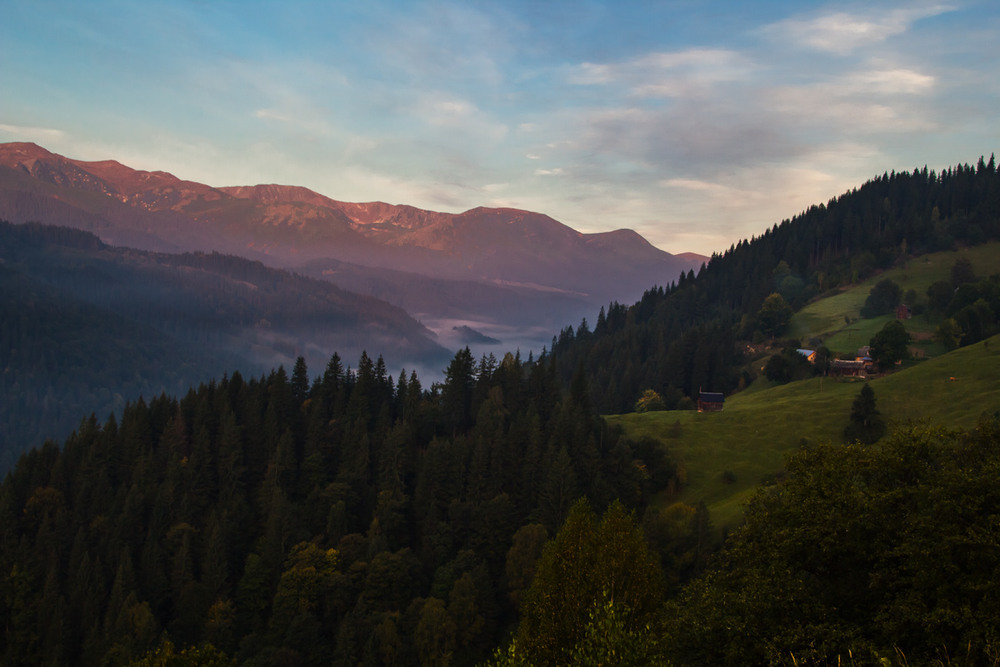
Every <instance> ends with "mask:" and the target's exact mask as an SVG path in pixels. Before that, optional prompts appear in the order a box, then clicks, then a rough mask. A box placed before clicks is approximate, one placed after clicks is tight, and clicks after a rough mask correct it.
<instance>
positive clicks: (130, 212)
mask: <svg viewBox="0 0 1000 667" xmlns="http://www.w3.org/2000/svg"><path fill="white" fill-rule="evenodd" d="M0 218H2V219H6V220H9V221H12V222H27V221H38V222H42V223H48V224H59V225H65V226H70V227H75V228H80V229H85V230H87V231H91V232H93V233H94V234H96V235H98V236H99V237H100V238H101V239H102V240H103V241H104V242H106V243H109V244H114V245H126V246H131V247H136V248H139V249H144V250H155V251H163V252H180V251H218V252H223V253H229V254H235V255H239V256H243V257H247V258H251V259H256V260H260V261H263V262H265V263H267V264H269V265H272V266H277V267H282V268H286V269H292V270H297V271H301V272H305V273H309V274H311V275H314V276H317V277H322V278H325V279H327V280H331V281H333V282H336V283H337V284H338V285H340V286H341V287H343V288H345V289H350V290H355V291H361V292H362V293H367V294H373V295H375V294H374V289H375V288H374V287H373V286H374V285H376V284H378V285H380V288H379V289H381V291H382V292H383V296H382V297H380V298H385V297H388V299H387V300H389V301H390V302H392V303H394V305H399V306H402V307H403V308H405V309H407V310H409V311H410V312H412V313H413V314H415V315H418V316H420V317H422V318H424V319H428V320H434V319H439V318H454V317H457V318H459V319H463V318H464V319H468V320H470V321H473V322H477V323H482V322H484V321H485V322H491V321H492V322H493V323H494V324H498V323H499V319H500V318H499V316H498V313H497V312H496V311H497V310H498V309H499V310H504V309H503V308H499V305H500V304H502V303H508V302H510V301H516V302H519V304H520V307H519V308H515V309H513V310H514V311H515V312H514V313H512V314H511V313H508V314H507V315H506V316H507V317H511V316H513V317H515V319H516V321H513V322H512V321H510V320H509V319H508V320H507V321H506V323H507V324H510V325H514V326H519V325H525V324H529V323H531V324H537V325H539V326H544V327H547V328H549V329H550V330H551V329H552V328H553V327H555V328H558V327H561V326H563V325H565V324H568V323H571V322H573V321H574V320H573V318H578V317H579V316H580V315H584V316H586V315H589V316H590V317H593V316H594V313H595V312H596V310H597V308H599V307H600V306H601V305H604V304H607V303H608V302H610V301H611V300H618V301H623V302H628V301H631V300H633V299H635V298H637V297H638V296H639V295H641V293H642V291H643V290H645V289H647V288H648V287H651V286H653V285H657V284H660V285H662V284H666V283H669V282H670V281H671V280H675V279H676V278H677V276H678V275H679V274H680V272H681V271H687V270H689V269H691V268H697V267H698V266H699V265H700V264H701V262H702V261H704V260H705V258H703V257H701V256H698V255H687V256H674V255H670V254H669V253H666V252H663V251H662V250H659V249H657V248H655V247H653V246H652V245H650V244H649V243H648V242H647V241H646V240H645V239H643V238H642V237H641V236H639V235H638V234H636V233H635V232H633V231H631V230H617V231H614V232H606V233H599V234H583V233H580V232H577V231H575V230H573V229H571V228H570V227H567V226H566V225H563V224H562V223H560V222H558V221H556V220H554V219H552V218H551V217H549V216H546V215H543V214H540V213H532V212H530V211H522V210H517V209H506V208H499V209H496V208H475V209H472V210H469V211H465V212H464V213H441V212H434V211H425V210H421V209H418V208H415V207H412V206H405V205H393V204H386V203H382V202H370V203H348V202H341V201H336V200H334V199H331V198H329V197H325V196H323V195H321V194H319V193H316V192H313V191H312V190H309V189H307V188H303V187H297V186H283V185H255V186H240V187H221V188H216V187H211V186H208V185H205V184H201V183H195V182H191V181H184V180H181V179H179V178H177V177H175V176H173V175H171V174H168V173H166V172H161V171H153V172H148V171H139V170H135V169H131V168H129V167H127V166H125V165H122V164H120V163H118V162H115V161H112V160H108V161H101V162H85V161H81V160H74V159H69V158H66V157H63V156H60V155H57V154H55V153H52V152H50V151H47V150H45V149H44V148H41V147H39V146H37V145H35V144H28V143H9V144H0ZM442 281H443V282H442ZM414 283H418V284H420V285H423V286H424V287H425V288H426V289H429V290H431V295H433V294H434V293H435V292H441V293H450V294H452V297H453V298H452V299H450V300H442V301H440V302H437V301H435V299H434V298H433V297H432V296H430V297H429V296H428V295H423V296H422V297H420V298H415V296H416V295H413V294H412V293H413V291H414V290H413V287H412V285H413V284H414ZM456 283H461V284H462V285H463V286H464V287H463V288H462V289H458V290H456ZM408 292H409V293H410V294H411V297H406V294H407V293H408ZM456 292H460V293H462V294H463V296H461V297H458V301H455V300H454V296H455V293H456ZM394 297H395V298H394ZM415 301H416V302H419V304H416V303H414V302H415ZM577 321H578V320H577ZM448 324H449V326H447V327H445V328H446V329H449V330H450V329H451V328H452V326H451V323H450V322H449V323H448ZM549 335H551V334H549Z"/></svg>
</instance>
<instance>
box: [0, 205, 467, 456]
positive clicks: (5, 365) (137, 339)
mask: <svg viewBox="0 0 1000 667" xmlns="http://www.w3.org/2000/svg"><path fill="white" fill-rule="evenodd" d="M432 336H433V334H431V333H430V332H429V331H427V330H426V329H424V328H423V327H422V326H421V325H420V324H419V323H418V322H416V321H415V320H413V319H412V318H410V317H409V316H408V315H407V314H406V313H404V312H403V311H402V310H400V309H398V308H395V307H393V306H390V305H388V304H386V303H384V302H381V301H378V300H376V299H371V298H367V297H361V296H357V295H353V294H351V293H349V292H344V291H342V290H339V289H337V288H336V287H334V286H333V285H331V284H329V283H326V282H323V281H318V280H311V279H308V278H303V277H300V276H296V275H294V274H290V273H288V272H285V271H280V270H275V269H270V268H267V267H265V266H263V265H262V264H260V263H257V262H251V261H248V260H245V259H241V258H238V257H230V256H226V255H218V254H208V255H206V254H200V253H194V254H185V255H164V254H157V253H150V252H142V251H136V250H130V249H125V248H115V247H112V246H107V245H105V244H103V243H101V241H100V240H98V239H97V237H95V236H93V235H91V234H89V233H87V232H81V231H77V230H72V229H66V228H59V227H50V226H44V225H36V224H25V225H12V224H9V223H5V222H2V221H0V371H2V372H0V472H4V471H6V470H8V469H9V468H10V467H11V466H12V465H13V464H14V462H15V461H16V460H17V457H18V456H19V455H20V453H21V452H23V451H24V450H25V449H27V448H28V447H29V446H34V445H40V444H41V443H42V442H43V441H44V439H45V438H47V437H52V438H57V439H62V438H64V437H65V436H66V435H67V434H68V433H69V432H70V430H71V429H72V428H73V427H74V426H75V425H76V424H78V423H79V420H80V418H81V417H82V416H84V415H87V414H89V413H91V412H96V413H97V414H98V415H101V417H102V419H103V418H104V417H105V416H107V415H108V414H109V413H110V412H111V411H118V410H120V409H121V408H122V407H123V406H124V404H125V401H126V400H135V399H136V398H138V397H139V396H140V395H145V396H147V397H148V396H155V395H158V394H160V393H163V392H167V393H168V394H169V395H181V394H183V393H184V392H186V391H187V389H188V388H189V387H190V386H192V385H197V384H198V383H199V382H202V381H207V380H209V379H211V378H213V377H221V376H222V374H223V373H225V372H229V371H232V370H234V369H241V370H243V371H244V372H246V373H256V372H262V371H265V370H267V369H270V368H274V367H276V366H277V365H278V364H280V363H282V362H287V363H288V364H291V363H292V362H293V361H294V359H295V358H296V356H298V355H300V354H301V355H302V356H304V357H306V358H308V359H309V360H310V361H311V362H314V363H320V364H322V363H325V361H326V360H327V359H329V356H330V354H332V352H333V350H342V351H345V352H346V351H350V352H351V353H352V354H360V352H361V350H363V349H364V348H365V346H366V345H371V346H374V347H378V348H385V349H391V350H392V352H393V355H394V361H395V362H396V363H398V364H402V363H414V361H415V360H421V361H422V362H424V363H426V364H427V365H429V366H432V367H435V366H436V367H440V365H443V364H444V363H445V362H447V360H448V358H449V356H450V355H449V354H448V353H447V352H446V351H445V350H444V349H443V348H441V347H440V346H438V345H437V344H436V343H435V342H434V341H433V340H432Z"/></svg>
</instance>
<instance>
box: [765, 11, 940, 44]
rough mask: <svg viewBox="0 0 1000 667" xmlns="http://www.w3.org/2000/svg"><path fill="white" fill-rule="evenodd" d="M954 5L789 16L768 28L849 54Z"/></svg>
mask: <svg viewBox="0 0 1000 667" xmlns="http://www.w3.org/2000/svg"><path fill="white" fill-rule="evenodd" d="M954 9H955V7H954V6H952V5H945V4H921V3H916V6H911V7H904V8H896V9H882V8H881V7H878V6H875V7H871V8H868V9H865V10H859V11H856V12H845V11H834V12H821V13H817V14H814V15H812V16H809V17H803V18H798V17H797V18H789V19H785V20H783V21H779V22H777V23H774V24H772V25H770V26H768V27H767V28H765V33H769V34H771V35H772V36H773V37H774V38H776V39H780V40H784V41H789V42H791V43H794V44H798V45H800V46H804V47H807V48H810V49H814V50H817V51H824V52H828V53H835V54H839V55H846V54H849V53H853V52H855V51H856V50H858V49H860V48H864V47H866V46H870V45H872V44H878V43H880V42H883V41H885V40H887V39H889V38H891V37H895V36H897V35H901V34H903V33H905V32H906V31H907V30H909V29H910V27H911V26H912V25H913V24H914V23H915V22H917V21H919V20H921V19H925V18H929V17H932V16H937V15H939V14H943V13H945V12H949V11H953V10H954Z"/></svg>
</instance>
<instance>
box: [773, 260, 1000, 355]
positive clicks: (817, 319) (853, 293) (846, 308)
mask: <svg viewBox="0 0 1000 667" xmlns="http://www.w3.org/2000/svg"><path fill="white" fill-rule="evenodd" d="M959 257H967V258H968V259H969V261H970V262H972V266H973V267H974V268H975V271H976V275H978V276H988V275H992V274H994V273H996V272H997V266H998V258H1000V243H988V244H985V245H981V246H976V247H974V248H966V249H962V250H955V251H951V252H938V253H934V254H932V255H924V256H923V257H917V258H915V259H911V260H910V261H909V262H907V263H906V265H905V266H903V267H899V268H894V269H890V270H889V271H885V272H884V273H881V274H879V275H878V276H876V277H875V278H872V279H871V280H869V281H866V282H864V283H861V284H859V285H856V286H854V287H851V288H849V289H847V290H844V291H842V292H839V293H837V294H835V295H832V296H829V297H827V298H824V299H821V300H819V301H816V302H814V303H811V304H809V305H807V306H806V307H805V308H803V309H802V310H801V311H799V312H798V313H796V314H795V316H794V317H793V318H792V321H791V322H790V323H789V327H788V335H789V336H792V337H793V338H799V339H801V340H802V343H803V344H808V341H809V340H810V339H812V338H820V339H822V340H823V343H824V344H825V345H826V346H827V347H828V348H830V350H831V351H832V352H833V353H834V354H839V355H849V354H853V353H854V351H855V350H857V349H858V348H859V347H861V346H862V345H867V344H868V341H869V340H871V337H872V336H874V335H875V333H876V332H878V330H879V329H881V328H882V327H883V326H884V325H885V323H886V322H888V321H889V320H890V319H892V316H891V315H886V316H884V317H876V318H873V319H870V320H863V319H859V318H860V316H859V313H860V311H861V306H862V305H864V303H865V299H866V298H867V297H868V293H869V292H870V291H871V289H872V287H873V286H874V285H875V283H877V282H878V281H880V280H885V279H887V278H888V279H890V280H893V281H894V282H896V283H897V284H898V285H899V286H900V287H901V288H902V289H903V292H906V291H907V290H910V289H913V290H916V292H917V294H918V295H920V297H921V299H923V300H925V301H926V299H927V296H926V295H927V288H928V287H930V285H931V284H932V283H934V282H937V281H938V280H948V279H949V278H950V275H951V267H952V266H953V265H954V264H955V260H956V259H958V258H959ZM845 317H850V318H851V320H852V321H851V322H850V323H847V322H845V319H844V318H845ZM936 326H937V322H928V321H927V320H926V319H925V318H923V317H919V316H918V317H914V318H913V319H912V320H909V321H907V322H906V328H907V330H908V331H910V333H911V334H912V335H913V336H914V337H915V338H917V339H918V340H917V341H916V344H915V345H914V347H915V348H917V349H918V350H922V351H923V353H924V354H925V355H926V356H937V355H940V354H943V353H944V352H945V350H944V348H942V347H941V346H939V345H938V344H936V343H934V342H933V341H931V340H928V339H927V337H929V336H930V335H931V334H933V333H934V328H935V327H936ZM921 337H924V339H923V340H919V339H920V338H921Z"/></svg>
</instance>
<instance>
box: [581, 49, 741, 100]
mask: <svg viewBox="0 0 1000 667" xmlns="http://www.w3.org/2000/svg"><path fill="white" fill-rule="evenodd" d="M754 69H755V65H754V64H753V63H752V61H751V60H750V59H749V58H747V57H746V56H745V55H743V54H741V53H739V52H736V51H733V50H727V49H703V48H697V49H687V50H683V51H671V52H651V53H646V54H642V55H640V56H637V57H635V58H633V59H630V60H627V61H624V62H620V63H592V62H586V63H582V64H580V65H579V66H576V67H574V68H572V69H571V71H570V72H569V74H568V76H567V79H566V80H567V82H568V83H569V84H571V85H577V86H614V87H624V88H625V89H626V91H627V94H629V95H632V96H635V97H638V98H670V97H691V96H694V95H697V94H700V93H703V92H704V91H705V90H706V89H708V88H711V87H712V86H714V85H716V84H719V83H723V82H733V81H745V80H746V79H747V78H748V77H749V76H751V74H752V72H753V70H754Z"/></svg>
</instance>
